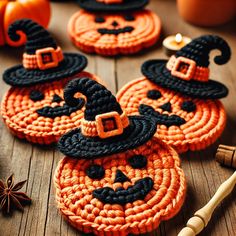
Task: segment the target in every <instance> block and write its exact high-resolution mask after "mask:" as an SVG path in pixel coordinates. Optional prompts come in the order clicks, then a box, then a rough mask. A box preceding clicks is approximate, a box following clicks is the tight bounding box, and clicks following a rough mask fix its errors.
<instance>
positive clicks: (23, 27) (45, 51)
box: [1, 19, 98, 144]
mask: <svg viewBox="0 0 236 236" xmlns="http://www.w3.org/2000/svg"><path fill="white" fill-rule="evenodd" d="M19 31H22V32H24V33H26V35H27V38H28V39H27V42H26V47H25V48H26V51H25V53H24V55H23V63H22V65H16V66H13V67H11V68H9V69H7V70H6V71H5V72H4V74H3V79H4V80H5V82H6V83H8V84H10V85H11V86H12V88H11V89H10V90H9V91H8V92H7V94H6V95H5V96H4V98H3V101H2V106H1V114H2V117H3V120H4V122H5V123H6V125H7V126H8V128H9V129H10V131H11V132H12V133H13V134H15V135H16V136H17V137H19V138H25V139H27V140H29V141H31V142H34V143H39V144H50V143H54V142H56V141H58V139H59V137H60V136H61V135H62V134H64V133H66V132H67V131H68V130H70V129H71V128H75V127H76V126H78V125H79V124H80V121H81V119H82V117H83V105H84V102H85V100H84V99H83V96H78V97H79V98H78V99H79V103H78V105H77V106H76V107H70V106H68V105H67V104H65V101H64V98H63V88H64V87H65V85H66V84H67V83H68V81H70V80H73V79H74V78H75V76H76V78H81V77H84V76H87V77H89V78H91V79H95V80H97V79H98V78H97V77H96V76H94V75H92V74H90V73H87V72H82V70H83V69H84V68H85V67H86V65H87V59H86V58H85V57H84V56H82V55H80V54H74V53H63V52H62V50H61V48H60V47H59V46H58V45H57V44H56V42H55V41H54V39H53V38H52V37H51V35H50V34H49V33H48V32H47V31H46V30H45V29H44V28H43V27H42V26H40V25H38V24H37V23H35V22H33V21H31V20H29V19H24V20H19V21H16V22H14V23H13V24H12V25H11V26H10V27H9V36H10V37H11V39H12V40H17V38H18V34H17V32H19Z"/></svg>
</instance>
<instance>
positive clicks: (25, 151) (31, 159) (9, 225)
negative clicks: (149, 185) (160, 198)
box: [0, 0, 236, 236]
mask: <svg viewBox="0 0 236 236" xmlns="http://www.w3.org/2000/svg"><path fill="white" fill-rule="evenodd" d="M52 8H53V16H52V21H51V24H50V31H51V32H52V33H53V35H54V36H55V38H56V39H57V41H58V43H59V44H60V46H61V47H62V48H63V50H64V51H77V49H76V48H74V46H73V45H72V44H71V42H70V40H69V39H68V36H67V32H66V25H67V22H68V19H69V17H70V16H71V15H72V14H73V13H74V12H76V11H77V10H78V9H79V8H78V6H77V5H76V4H75V3H73V2H68V3H66V1H65V3H63V2H54V3H52ZM149 8H151V9H152V10H153V11H155V12H156V13H157V14H158V15H159V16H160V17H161V20H162V22H163V34H162V38H163V37H165V36H167V35H170V34H175V33H177V32H181V33H182V34H184V35H187V36H190V37H196V36H199V35H201V34H208V33H210V34H219V35H220V36H222V37H224V38H225V39H226V40H227V41H228V42H229V44H230V45H231V48H232V51H233V54H232V59H231V61H230V62H229V63H228V64H227V65H224V66H217V65H214V63H212V64H211V66H210V69H211V77H212V78H214V79H217V80H219V81H222V82H223V83H225V84H226V85H227V86H228V87H229V89H230V94H229V96H228V97H227V98H226V99H223V103H224V105H225V107H226V110H227V114H228V123H227V126H226V129H225V131H224V133H223V135H222V137H221V138H220V139H219V140H218V141H217V143H215V144H214V145H212V146H211V147H209V148H207V149H206V150H204V151H200V152H195V153H191V152H189V153H186V154H184V155H182V156H181V158H182V167H183V169H184V171H185V174H186V178H187V182H188V190H187V197H186V201H185V204H184V206H183V208H182V209H181V211H180V212H179V214H178V215H177V216H176V217H174V218H173V219H171V220H169V221H167V222H163V223H162V224H161V225H160V227H159V229H157V230H156V231H155V232H153V233H152V234H149V235H161V236H172V235H173V236H174V235H177V234H178V232H179V231H180V230H181V229H182V227H184V226H185V224H186V222H187V220H188V219H189V218H190V217H191V216H192V215H193V213H194V212H195V211H196V210H197V209H199V208H201V207H202V206H204V205H205V204H206V203H207V202H208V200H209V199H210V198H211V196H213V195H214V193H215V192H216V190H217V188H218V187H219V185H220V184H221V183H222V182H224V180H226V179H227V178H228V177H229V176H230V175H231V174H232V173H233V170H231V169H228V168H224V167H221V166H220V165H219V164H218V163H217V162H216V161H215V160H214V155H215V151H216V148H217V145H218V144H219V143H223V144H227V145H236V132H235V131H236V104H235V97H236V82H235V79H236V56H235V55H236V27H235V25H236V21H234V22H231V23H229V24H227V25H225V26H222V27H218V28H199V27H194V26H191V25H189V24H188V23H186V22H184V21H183V20H182V19H181V18H180V17H179V16H178V14H177V10H176V6H175V1H171V0H152V1H151V4H150V6H149ZM22 52H23V48H19V49H13V48H9V47H5V48H0V74H2V72H3V71H4V70H5V69H6V68H8V67H10V66H12V65H15V64H17V63H19V61H20V60H21V57H22ZM87 57H88V60H89V65H88V67H87V70H88V71H90V72H92V73H96V74H97V75H98V76H100V77H101V78H102V79H103V81H104V82H105V83H106V85H107V86H108V87H109V88H110V89H111V90H112V92H114V93H115V92H117V90H118V89H120V88H121V87H122V86H123V85H124V84H125V83H127V82H128V81H130V80H132V79H135V78H138V77H140V76H141V72H140V66H141V64H142V63H143V62H144V61H145V60H147V59H152V58H153V59H154V58H166V56H165V55H164V53H163V50H162V48H161V47H160V43H158V44H157V45H156V46H154V47H153V48H152V49H148V50H146V51H145V52H142V53H139V54H138V55H134V56H128V57H116V58H104V57H101V56H98V55H88V56H87ZM8 88H9V86H7V85H6V84H4V82H3V81H2V80H1V81H0V99H2V96H3V94H4V93H5V92H6V91H7V89H8ZM0 150H1V151H0V178H4V179H5V178H6V177H7V176H8V175H10V174H11V173H15V177H16V181H20V180H24V179H28V182H27V185H26V186H25V189H23V190H24V191H26V192H27V193H28V195H29V196H30V197H31V198H32V199H33V204H32V205H31V206H30V207H26V208H25V212H24V213H23V214H22V213H20V212H16V213H15V214H14V215H13V216H12V217H11V218H4V217H3V216H2V215H0V236H17V235H19V236H23V235H27V236H41V235H47V236H51V235H63V236H72V235H81V234H80V233H79V232H77V231H76V230H75V229H73V228H72V227H71V226H70V225H69V224H67V223H66V222H65V221H64V219H63V218H62V217H61V216H60V214H59V212H58V210H57V208H56V204H55V200H54V186H53V183H52V178H53V174H54V170H55V168H56V165H57V163H58V161H59V160H60V159H61V158H62V155H61V154H60V153H58V152H57V151H55V148H54V147H39V146H37V145H31V144H29V143H27V142H25V141H22V140H19V139H17V138H14V137H13V136H12V135H11V134H10V133H9V132H8V130H7V129H6V127H5V125H4V124H3V122H2V121H0ZM235 232H236V190H234V191H233V193H232V194H231V195H230V196H229V197H228V198H227V199H225V200H224V201H223V203H222V204H221V205H220V207H218V208H217V209H216V211H215V212H214V214H213V217H212V220H211V221H210V223H209V225H208V227H207V228H206V229H205V230H204V231H203V232H202V233H201V234H200V235H202V236H213V235H214V236H227V235H229V236H234V235H235Z"/></svg>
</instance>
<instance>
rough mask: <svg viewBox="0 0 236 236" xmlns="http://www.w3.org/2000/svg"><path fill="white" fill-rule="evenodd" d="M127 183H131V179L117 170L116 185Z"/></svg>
mask: <svg viewBox="0 0 236 236" xmlns="http://www.w3.org/2000/svg"><path fill="white" fill-rule="evenodd" d="M126 181H129V182H130V179H129V178H128V177H127V176H126V175H125V174H124V173H123V172H122V171H121V170H116V176H115V180H114V183H124V182H126Z"/></svg>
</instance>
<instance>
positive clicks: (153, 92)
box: [147, 89, 161, 100]
mask: <svg viewBox="0 0 236 236" xmlns="http://www.w3.org/2000/svg"><path fill="white" fill-rule="evenodd" d="M147 97H148V98H150V99H152V100H157V99H158V98H160V97H161V92H160V91H158V90H155V89H154V90H149V91H148V92H147Z"/></svg>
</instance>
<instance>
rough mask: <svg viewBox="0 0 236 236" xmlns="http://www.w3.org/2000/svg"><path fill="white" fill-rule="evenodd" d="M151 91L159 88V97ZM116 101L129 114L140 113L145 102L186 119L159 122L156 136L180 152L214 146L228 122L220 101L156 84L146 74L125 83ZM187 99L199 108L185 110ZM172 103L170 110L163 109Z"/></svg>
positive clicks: (168, 113) (167, 113) (164, 112)
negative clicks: (176, 121) (180, 123)
mask: <svg viewBox="0 0 236 236" xmlns="http://www.w3.org/2000/svg"><path fill="white" fill-rule="evenodd" d="M151 90H153V91H159V92H160V94H161V96H160V98H157V99H150V98H148V97H147V93H148V91H151ZM117 100H118V101H119V103H120V104H121V106H122V108H123V109H124V110H125V111H126V113H127V114H128V115H134V114H139V106H140V105H141V104H145V105H148V106H150V107H151V108H154V110H155V111H157V112H159V113H160V114H161V115H167V116H171V115H177V116H179V117H180V118H182V119H184V120H185V121H186V122H185V123H184V124H182V125H179V126H178V125H171V126H169V127H168V126H166V125H164V124H159V125H158V127H157V131H156V135H155V136H157V137H159V138H160V139H161V140H163V141H165V142H166V143H168V144H169V145H171V146H172V147H174V148H175V149H176V150H177V152H179V153H182V152H186V151H188V150H191V151H195V150H201V149H204V148H206V147H207V146H209V145H211V144H212V143H214V142H215V141H216V140H217V139H218V138H219V136H220V135H221V134H222V132H223V130H224V127H225V124H226V112H225V109H224V107H223V105H222V103H221V102H220V101H219V100H210V99H209V100H203V99H192V98H190V97H188V96H184V95H181V94H180V93H177V92H174V91H171V90H169V89H165V88H162V87H160V86H157V85H155V84H154V83H152V82H150V81H149V80H148V79H146V78H145V77H143V78H139V79H136V80H133V81H131V82H130V83H128V84H126V85H125V86H124V87H123V88H122V89H121V90H120V91H119V92H118V94H117ZM185 101H192V102H193V103H194V104H195V105H196V110H195V111H191V112H187V111H184V110H183V109H182V108H181V106H182V104H183V102H185ZM169 102H170V105H171V111H167V110H165V109H163V108H161V106H162V105H164V104H167V103H169ZM163 119H164V118H163Z"/></svg>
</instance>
